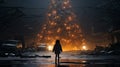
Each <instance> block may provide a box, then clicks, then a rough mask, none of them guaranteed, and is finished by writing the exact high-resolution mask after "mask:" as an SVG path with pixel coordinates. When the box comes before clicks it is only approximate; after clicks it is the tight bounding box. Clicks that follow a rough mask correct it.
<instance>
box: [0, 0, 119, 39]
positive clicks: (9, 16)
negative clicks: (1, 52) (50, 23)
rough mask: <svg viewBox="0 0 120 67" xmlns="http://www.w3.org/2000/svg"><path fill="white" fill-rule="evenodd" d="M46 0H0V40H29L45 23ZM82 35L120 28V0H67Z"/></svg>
mask: <svg viewBox="0 0 120 67" xmlns="http://www.w3.org/2000/svg"><path fill="white" fill-rule="evenodd" d="M49 1H50V0H0V40H4V39H9V38H12V37H16V36H18V37H19V36H24V37H26V39H33V38H35V37H36V35H37V33H39V32H40V27H41V25H42V23H44V22H45V18H46V12H47V10H48V6H49ZM71 3H72V8H73V10H74V12H75V14H76V15H77V19H78V20H79V23H80V26H81V28H82V30H83V34H84V35H85V38H86V39H88V40H89V38H90V37H91V36H92V35H93V34H100V35H103V34H105V33H107V32H110V31H113V30H120V0H71Z"/></svg>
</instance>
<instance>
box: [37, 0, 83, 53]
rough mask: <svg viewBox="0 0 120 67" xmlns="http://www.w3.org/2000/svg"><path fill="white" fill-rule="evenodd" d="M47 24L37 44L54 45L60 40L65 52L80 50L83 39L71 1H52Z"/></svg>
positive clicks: (43, 26) (42, 29)
mask: <svg viewBox="0 0 120 67" xmlns="http://www.w3.org/2000/svg"><path fill="white" fill-rule="evenodd" d="M46 20H47V21H46V22H45V23H44V24H43V25H42V27H41V30H40V33H39V34H38V38H37V42H42V43H47V44H48V45H54V42H55V40H56V39H59V40H60V42H61V44H62V47H63V50H64V51H66V50H80V49H81V47H82V43H83V42H84V41H85V39H84V38H83V35H82V32H81V28H80V26H79V24H78V20H77V19H76V15H75V14H74V12H73V10H72V6H71V1H70V0H50V5H49V8H48V12H47V18H46Z"/></svg>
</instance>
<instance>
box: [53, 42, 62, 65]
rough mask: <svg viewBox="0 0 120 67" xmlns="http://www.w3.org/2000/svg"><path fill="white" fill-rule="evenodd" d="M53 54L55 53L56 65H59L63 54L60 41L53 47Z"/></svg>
mask: <svg viewBox="0 0 120 67" xmlns="http://www.w3.org/2000/svg"><path fill="white" fill-rule="evenodd" d="M53 52H55V54H56V56H55V63H56V64H58V65H59V54H60V53H61V52H62V47H61V44H60V41H59V40H56V43H55V45H54V47H53Z"/></svg>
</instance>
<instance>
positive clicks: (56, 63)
mask: <svg viewBox="0 0 120 67" xmlns="http://www.w3.org/2000/svg"><path fill="white" fill-rule="evenodd" d="M55 64H57V54H55Z"/></svg>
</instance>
